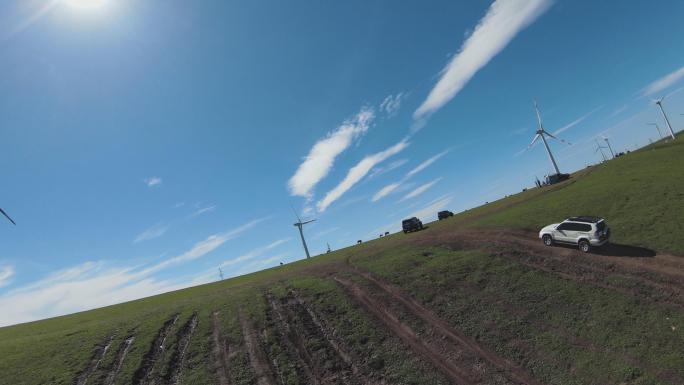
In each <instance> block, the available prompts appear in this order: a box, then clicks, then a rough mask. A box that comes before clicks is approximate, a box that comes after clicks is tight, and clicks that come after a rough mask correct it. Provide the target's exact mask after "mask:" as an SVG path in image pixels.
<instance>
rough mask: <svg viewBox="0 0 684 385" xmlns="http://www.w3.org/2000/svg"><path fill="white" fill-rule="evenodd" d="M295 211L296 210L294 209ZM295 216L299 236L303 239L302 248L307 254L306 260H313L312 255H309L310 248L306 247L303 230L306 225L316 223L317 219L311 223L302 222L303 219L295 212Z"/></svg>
mask: <svg viewBox="0 0 684 385" xmlns="http://www.w3.org/2000/svg"><path fill="white" fill-rule="evenodd" d="M292 211H294V208H293V209H292ZM295 216H296V217H297V223H295V224H294V226H295V227H296V228H298V229H299V236H300V237H301V238H302V246H304V252H305V253H306V258H307V259H308V258H311V255H309V248H308V247H306V240H304V230H303V229H302V228H303V227H304V225H305V224H307V223H311V222H313V221H315V219H312V220H310V221H306V222H302V219H301V218H300V217H299V215H298V214H297V212H296V211H295Z"/></svg>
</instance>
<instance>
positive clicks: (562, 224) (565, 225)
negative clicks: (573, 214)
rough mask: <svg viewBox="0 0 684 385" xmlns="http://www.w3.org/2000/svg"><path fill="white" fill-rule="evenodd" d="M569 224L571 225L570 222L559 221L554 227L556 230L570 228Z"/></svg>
mask: <svg viewBox="0 0 684 385" xmlns="http://www.w3.org/2000/svg"><path fill="white" fill-rule="evenodd" d="M570 225H572V223H561V224H560V225H559V226H558V227H556V230H561V231H563V230H572V229H571V228H570Z"/></svg>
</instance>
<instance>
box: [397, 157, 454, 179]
mask: <svg viewBox="0 0 684 385" xmlns="http://www.w3.org/2000/svg"><path fill="white" fill-rule="evenodd" d="M448 152H449V150H444V151H442V152H440V153H439V154H437V155H435V156H433V157H431V158H430V159H428V160H426V161H424V162H423V163H421V164H419V165H418V166H417V167H416V168H414V169H413V170H411V171H409V172H408V174H406V177H407V178H410V177H412V176H414V175H416V174H418V173H419V172H421V171H423V170H425V169H426V168H428V167H429V166H430V165H431V164H433V163H435V162H436V161H438V160H439V158H441V157H443V156H444V155H446V154H447V153H448Z"/></svg>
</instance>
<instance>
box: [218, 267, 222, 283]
mask: <svg viewBox="0 0 684 385" xmlns="http://www.w3.org/2000/svg"><path fill="white" fill-rule="evenodd" d="M218 270H219V276H220V277H221V281H223V270H222V269H221V268H220V267H219V268H218Z"/></svg>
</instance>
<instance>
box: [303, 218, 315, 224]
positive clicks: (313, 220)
mask: <svg viewBox="0 0 684 385" xmlns="http://www.w3.org/2000/svg"><path fill="white" fill-rule="evenodd" d="M311 222H316V220H315V219H312V220H310V221H306V222H303V223H302V224H303V225H305V224H307V223H311Z"/></svg>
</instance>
